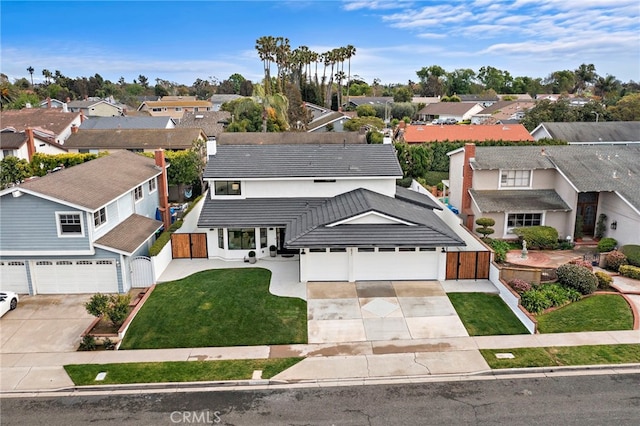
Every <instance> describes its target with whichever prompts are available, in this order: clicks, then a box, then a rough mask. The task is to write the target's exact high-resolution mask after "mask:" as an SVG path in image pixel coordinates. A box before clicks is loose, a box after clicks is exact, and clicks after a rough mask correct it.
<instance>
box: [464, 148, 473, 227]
mask: <svg viewBox="0 0 640 426" xmlns="http://www.w3.org/2000/svg"><path fill="white" fill-rule="evenodd" d="M475 157H476V145H475V144H473V143H467V144H465V145H464V165H463V166H462V209H461V210H462V211H461V213H462V214H463V215H465V216H466V217H467V220H466V226H467V228H469V229H473V222H474V217H473V211H472V210H471V195H469V190H470V189H471V188H472V187H473V169H472V168H471V160H472V159H474V158H475Z"/></svg>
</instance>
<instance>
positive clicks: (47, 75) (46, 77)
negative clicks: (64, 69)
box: [42, 69, 53, 84]
mask: <svg viewBox="0 0 640 426" xmlns="http://www.w3.org/2000/svg"><path fill="white" fill-rule="evenodd" d="M42 75H43V76H44V80H45V82H46V83H47V84H49V83H50V82H51V77H53V74H51V71H49V70H48V69H44V70H42Z"/></svg>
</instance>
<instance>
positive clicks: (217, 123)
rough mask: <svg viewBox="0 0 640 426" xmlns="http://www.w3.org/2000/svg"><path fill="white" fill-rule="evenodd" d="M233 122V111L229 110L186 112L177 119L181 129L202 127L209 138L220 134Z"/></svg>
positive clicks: (177, 125) (177, 124) (178, 126)
mask: <svg viewBox="0 0 640 426" xmlns="http://www.w3.org/2000/svg"><path fill="white" fill-rule="evenodd" d="M230 122H231V113H230V112H227V111H209V112H185V113H184V116H183V117H182V118H181V119H179V120H176V127H177V128H180V129H186V128H190V129H202V130H203V131H204V133H205V134H206V135H207V137H208V138H209V139H211V138H215V137H218V136H220V134H221V133H222V132H224V129H225V128H226V127H227V125H228V124H229V123H230Z"/></svg>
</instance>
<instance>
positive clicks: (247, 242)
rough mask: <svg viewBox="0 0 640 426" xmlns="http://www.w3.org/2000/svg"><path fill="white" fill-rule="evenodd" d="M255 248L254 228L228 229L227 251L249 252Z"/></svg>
mask: <svg viewBox="0 0 640 426" xmlns="http://www.w3.org/2000/svg"><path fill="white" fill-rule="evenodd" d="M255 248H256V230H255V229H254V228H241V229H229V250H250V249H255Z"/></svg>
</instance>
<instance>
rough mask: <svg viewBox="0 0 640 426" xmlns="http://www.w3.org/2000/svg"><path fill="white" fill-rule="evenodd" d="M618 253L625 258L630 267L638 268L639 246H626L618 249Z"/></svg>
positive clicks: (639, 258)
mask: <svg viewBox="0 0 640 426" xmlns="http://www.w3.org/2000/svg"><path fill="white" fill-rule="evenodd" d="M620 251H621V252H622V253H623V254H624V255H625V256H627V261H628V262H629V264H630V265H633V266H640V246H639V245H635V244H627V245H625V246H622V247H620Z"/></svg>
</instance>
